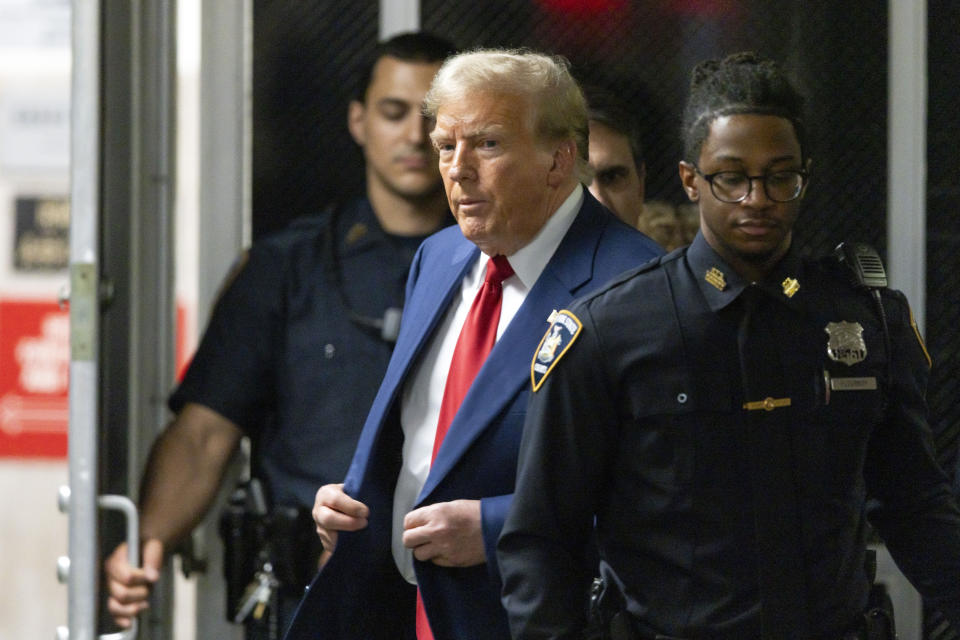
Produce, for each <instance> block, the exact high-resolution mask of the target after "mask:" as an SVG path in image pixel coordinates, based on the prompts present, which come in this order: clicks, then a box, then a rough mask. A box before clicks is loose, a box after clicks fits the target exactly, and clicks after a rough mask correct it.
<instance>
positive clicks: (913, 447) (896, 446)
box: [865, 293, 960, 625]
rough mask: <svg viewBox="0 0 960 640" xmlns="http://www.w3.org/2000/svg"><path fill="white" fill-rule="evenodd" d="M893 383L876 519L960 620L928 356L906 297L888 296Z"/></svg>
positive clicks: (926, 586) (875, 439)
mask: <svg viewBox="0 0 960 640" xmlns="http://www.w3.org/2000/svg"><path fill="white" fill-rule="evenodd" d="M885 298H886V299H885V300H884V304H885V306H886V311H887V316H888V318H889V326H890V333H891V356H892V361H893V367H892V384H891V389H890V397H889V401H888V406H887V411H886V415H885V419H884V421H883V422H882V423H881V424H880V425H879V426H878V427H877V429H876V430H875V431H874V433H873V435H872V437H871V440H870V443H869V449H868V457H867V460H866V470H865V473H866V479H867V489H868V491H869V493H870V496H871V497H872V498H874V500H875V504H876V507H875V508H874V509H873V511H872V513H871V516H870V518H871V521H872V523H873V524H874V525H875V526H876V527H877V529H878V530H879V532H880V534H881V537H882V538H883V540H884V542H885V543H886V545H887V547H888V548H889V549H890V553H891V555H892V556H893V558H894V560H895V561H896V563H897V566H898V567H899V568H900V569H901V571H903V573H904V575H906V576H907V578H909V579H910V582H911V583H912V584H913V585H914V586H915V587H916V588H917V590H918V591H919V592H920V593H921V594H922V595H923V596H924V598H925V599H926V601H927V603H928V604H930V605H932V606H934V607H936V608H938V609H939V610H940V611H942V612H943V613H944V614H945V615H947V617H949V618H950V620H951V621H952V622H953V623H954V624H955V625H960V511H958V509H957V505H956V502H955V498H954V496H953V493H952V490H951V486H950V483H949V480H948V478H947V476H946V475H945V474H944V472H943V471H942V470H941V468H940V467H939V465H938V464H937V462H936V458H935V456H934V450H933V439H932V435H931V431H930V428H929V425H928V423H927V417H926V416H927V407H926V401H925V395H926V385H927V379H928V377H929V360H928V356H927V353H926V349H925V347H924V346H923V344H922V342H921V340H920V336H919V334H918V333H917V331H916V328H915V326H914V325H913V320H912V317H911V314H910V310H909V307H908V305H907V301H906V299H905V298H904V297H903V296H902V295H901V294H898V293H891V294H889V295H888V296H885Z"/></svg>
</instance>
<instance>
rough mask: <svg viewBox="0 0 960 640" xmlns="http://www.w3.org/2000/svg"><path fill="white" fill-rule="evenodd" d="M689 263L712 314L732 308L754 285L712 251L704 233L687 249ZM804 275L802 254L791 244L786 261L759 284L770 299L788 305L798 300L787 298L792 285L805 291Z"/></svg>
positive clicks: (789, 296) (698, 233)
mask: <svg viewBox="0 0 960 640" xmlns="http://www.w3.org/2000/svg"><path fill="white" fill-rule="evenodd" d="M687 263H688V264H689V265H690V269H691V271H692V272H693V276H694V279H695V280H696V282H697V285H698V286H699V287H700V291H701V292H702V293H703V297H704V298H705V299H706V300H707V303H708V304H709V305H710V309H711V310H712V311H719V310H720V309H723V308H724V307H726V306H727V305H729V304H730V303H731V302H733V301H734V300H736V299H737V297H738V296H739V295H740V293H741V292H742V291H743V290H744V289H745V288H746V287H748V286H749V285H750V284H751V282H749V281H747V280H745V279H743V278H741V277H740V275H739V274H737V272H736V271H734V270H733V268H732V267H731V266H730V265H728V264H727V263H726V262H725V261H724V260H723V258H721V257H720V256H719V255H718V254H717V252H716V251H714V250H713V247H711V246H710V244H709V243H708V242H707V240H706V238H704V237H703V233H701V232H699V231H698V232H697V235H696V237H695V238H694V240H693V243H691V245H690V248H689V249H688V250H687ZM801 272H802V261H801V259H800V255H799V252H798V250H797V249H796V245H795V244H793V243H791V245H790V249H789V250H788V251H787V254H786V255H785V256H784V257H783V259H781V260H780V262H778V263H777V264H776V265H774V267H773V269H772V270H771V271H770V273H769V274H767V276H766V277H765V278H764V279H763V280H762V281H760V282H758V283H757V284H758V285H759V286H760V288H761V289H763V290H764V292H766V293H767V294H768V295H769V296H771V297H773V298H775V299H780V300H782V301H784V302H785V303H786V304H788V305H789V304H791V302H795V300H792V297H793V296H791V295H788V292H789V291H790V290H791V282H793V283H795V285H796V287H797V291H799V290H802V288H803V283H802V273H801ZM795 293H796V292H795ZM795 293H794V295H795Z"/></svg>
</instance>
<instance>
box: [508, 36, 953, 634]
mask: <svg viewBox="0 0 960 640" xmlns="http://www.w3.org/2000/svg"><path fill="white" fill-rule="evenodd" d="M801 111H802V98H801V96H800V95H799V94H798V93H797V92H796V90H795V89H794V87H793V86H792V85H791V84H790V83H789V81H788V80H787V78H786V77H785V75H784V74H783V72H782V71H781V70H780V68H779V67H778V66H777V65H776V64H775V63H774V62H772V61H769V60H765V59H762V58H759V57H758V56H756V55H754V54H751V53H743V54H735V55H732V56H729V57H727V58H725V59H723V60H711V61H707V62H704V63H702V64H700V65H698V66H697V67H696V68H695V69H694V71H693V75H692V83H691V90H690V96H689V100H688V104H687V107H686V110H685V112H684V120H683V136H684V147H685V150H684V154H685V155H684V160H683V161H682V162H681V163H680V177H681V180H682V183H683V187H684V189H685V190H686V193H687V195H688V196H689V198H690V200H692V201H694V202H696V203H698V205H699V209H700V222H701V226H700V233H699V234H698V235H697V237H696V239H695V240H694V242H693V244H692V245H691V246H690V247H689V248H687V249H685V250H680V251H676V252H673V253H671V254H669V255H668V256H666V257H663V258H661V259H659V260H655V261H653V262H652V263H649V264H648V265H646V266H643V267H639V268H638V269H635V270H633V271H631V272H628V273H626V274H624V275H623V276H622V277H620V278H618V279H616V280H614V281H613V282H612V283H611V284H610V285H609V286H607V287H606V288H604V289H602V290H600V291H599V292H598V293H595V294H592V295H590V296H588V297H585V298H583V299H581V300H580V301H578V302H576V303H574V304H573V305H572V306H571V307H570V308H569V309H568V310H563V311H560V312H559V313H558V314H557V317H556V318H555V321H554V323H553V326H552V327H551V328H550V330H549V331H548V333H547V335H546V336H545V338H544V340H543V342H542V343H541V346H540V348H539V349H538V351H537V353H536V354H535V355H534V359H533V365H532V367H533V369H532V383H533V389H534V393H533V395H532V399H531V404H530V407H529V409H528V413H527V421H526V425H525V432H524V439H523V442H522V445H521V453H520V462H519V469H518V476H517V487H516V494H515V497H514V502H513V506H512V508H511V512H510V515H509V516H508V518H507V521H506V524H505V525H504V528H503V532H502V535H501V538H500V541H499V545H498V560H499V562H500V569H501V573H502V576H503V591H502V593H503V603H504V605H505V606H506V609H507V611H508V614H509V619H510V624H511V631H512V633H513V637H514V638H516V639H519V640H524V639H528V638H577V637H582V630H583V629H584V627H585V625H586V624H587V616H588V609H589V607H588V606H587V605H586V604H585V602H586V597H585V595H584V594H585V593H586V592H587V591H588V589H589V588H590V584H591V578H592V576H593V569H594V568H593V567H590V566H586V565H584V563H583V562H582V556H583V554H584V551H585V550H587V549H588V545H589V542H590V540H591V531H592V530H593V528H594V523H596V531H597V537H598V539H599V545H600V550H601V557H602V562H601V569H600V573H601V575H602V578H603V579H602V582H600V583H599V584H598V589H597V591H596V593H595V594H594V595H595V596H597V597H596V601H597V602H593V603H591V604H593V605H596V606H595V610H596V612H597V615H598V616H599V617H600V619H601V620H602V621H603V623H604V632H605V633H607V634H608V635H609V636H610V637H613V638H651V639H652V638H696V639H705V638H709V639H711V640H724V639H727V638H737V639H741V640H743V639H747V640H749V639H754V638H764V639H765V640H770V639H778V640H782V639H796V640H811V639H821V638H823V639H827V638H831V639H840V638H844V639H852V638H871V639H873V638H891V637H893V635H892V633H893V631H892V629H891V626H892V625H890V624H889V612H888V611H887V610H885V609H882V608H874V607H875V605H874V603H872V602H871V601H870V594H871V582H872V577H871V575H870V566H869V562H868V561H867V560H868V557H869V554H868V549H867V541H868V531H869V530H870V526H869V525H873V526H874V527H876V530H877V531H878V533H879V534H880V536H881V537H882V539H883V541H884V542H885V543H886V545H887V546H888V548H889V550H890V552H891V554H892V555H893V558H894V559H895V561H896V562H897V564H898V566H899V567H900V569H901V570H902V571H903V572H904V574H906V576H907V577H908V578H909V579H910V581H911V582H912V583H913V585H914V586H915V587H916V588H917V589H918V590H919V591H920V593H921V594H922V595H923V596H924V597H925V598H926V600H927V602H928V603H929V604H931V605H933V606H935V607H937V608H939V609H940V610H941V611H942V612H943V613H945V614H946V615H947V617H948V618H950V619H951V621H953V622H954V623H958V622H960V511H958V509H957V506H956V503H955V501H954V498H953V496H952V495H951V488H950V484H949V482H948V480H947V477H946V476H945V474H944V473H943V471H942V470H941V469H940V468H939V467H938V466H937V464H936V462H935V461H934V457H933V454H932V444H931V435H930V430H929V428H928V425H927V421H926V405H925V400H924V394H925V387H926V383H927V378H928V372H929V367H930V361H929V358H928V355H927V352H926V349H925V348H924V345H923V343H922V341H921V339H920V336H919V334H918V332H917V328H916V326H915V324H914V322H913V319H912V316H911V313H910V309H909V307H908V304H907V301H906V299H905V298H904V296H903V295H902V294H901V293H899V292H897V291H893V290H891V289H888V288H886V286H884V285H885V278H884V276H883V273H882V264H881V263H880V262H879V260H878V259H877V258H876V255H875V254H873V253H872V252H871V251H870V250H869V248H867V247H865V246H862V245H854V246H843V245H841V247H840V248H839V251H838V252H837V254H836V255H835V256H831V257H830V258H826V259H822V260H816V261H815V260H808V259H805V258H801V256H800V255H799V254H798V250H797V248H796V247H795V246H793V243H792V241H791V240H792V234H791V230H792V228H793V225H794V222H795V221H796V218H797V216H798V213H799V209H800V201H801V199H802V198H803V195H804V191H805V189H806V187H807V169H808V167H809V165H810V158H809V155H808V151H809V150H808V146H807V142H806V136H805V133H804V122H803V118H802V115H801ZM868 522H869V525H868Z"/></svg>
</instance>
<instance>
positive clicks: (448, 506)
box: [403, 500, 487, 567]
mask: <svg viewBox="0 0 960 640" xmlns="http://www.w3.org/2000/svg"><path fill="white" fill-rule="evenodd" d="M403 528H404V532H403V546H405V547H407V548H408V549H413V556H414V557H415V558H416V559H417V560H420V561H424V562H426V561H429V562H433V563H434V564H438V565H440V566H441V567H470V566H473V565H477V564H481V563H483V562H486V560H487V556H486V554H485V552H484V547H483V530H482V528H481V526H480V501H479V500H454V501H453V502H437V503H435V504H431V505H427V506H426V507H420V508H419V509H414V510H413V511H411V512H410V513H408V514H407V515H406V517H405V518H404V519H403Z"/></svg>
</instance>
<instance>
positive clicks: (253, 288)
mask: <svg viewBox="0 0 960 640" xmlns="http://www.w3.org/2000/svg"><path fill="white" fill-rule="evenodd" d="M283 273H284V264H283V255H282V252H281V251H279V250H278V249H277V248H276V247H273V246H271V245H264V246H257V245H254V247H253V248H252V249H251V250H250V255H249V258H248V260H247V262H246V264H245V265H244V266H243V268H242V269H241V270H240V272H239V274H237V276H236V277H235V278H234V279H233V281H232V282H229V283H228V284H227V285H226V288H225V290H224V292H223V294H222V295H221V297H220V299H219V300H218V301H217V304H216V306H215V307H214V310H213V313H212V315H211V317H210V321H209V323H208V325H207V328H206V330H205V331H204V335H203V338H202V340H201V342H200V346H199V347H198V348H197V352H196V354H195V355H194V357H193V360H192V361H191V363H190V367H189V368H188V369H187V373H186V375H185V376H184V379H183V382H182V383H181V384H180V386H179V387H178V388H177V390H176V391H175V392H174V394H173V395H172V396H171V398H170V401H169V405H170V408H171V410H173V411H174V412H178V411H179V410H180V409H182V408H183V406H184V405H185V404H187V403H188V402H194V403H198V404H202V405H204V406H205V407H207V408H209V409H212V410H214V411H216V412H217V413H219V414H220V415H222V416H224V417H225V418H227V419H229V420H231V421H232V422H234V423H235V424H237V425H238V426H239V427H240V428H242V429H243V430H244V431H246V432H247V433H251V432H252V431H256V430H257V429H258V428H259V427H260V426H262V424H263V422H264V421H265V420H266V417H267V414H268V413H269V412H270V411H272V410H273V409H274V398H275V397H276V393H275V391H274V387H275V377H274V376H273V371H274V370H275V367H274V360H275V358H277V357H279V356H278V354H279V353H280V352H281V340H282V335H283V331H282V330H283V319H282V318H283V302H282V301H283V295H284V278H283Z"/></svg>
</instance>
